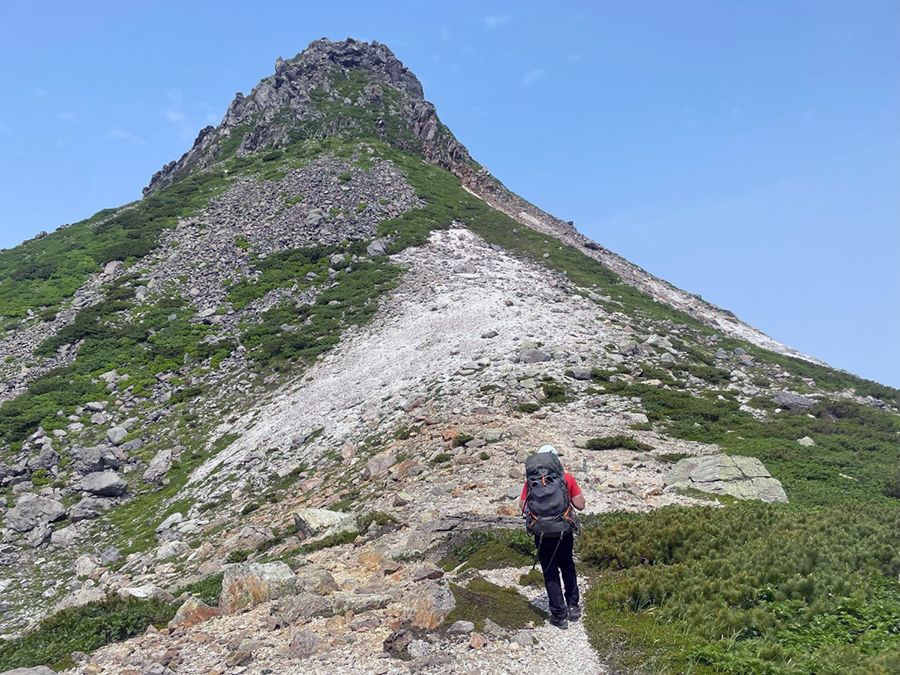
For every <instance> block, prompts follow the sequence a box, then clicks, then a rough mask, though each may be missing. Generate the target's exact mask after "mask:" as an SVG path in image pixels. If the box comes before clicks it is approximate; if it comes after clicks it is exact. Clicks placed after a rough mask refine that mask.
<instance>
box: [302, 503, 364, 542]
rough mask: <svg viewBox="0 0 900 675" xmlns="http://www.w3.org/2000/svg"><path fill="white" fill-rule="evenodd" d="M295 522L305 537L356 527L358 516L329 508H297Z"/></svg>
mask: <svg viewBox="0 0 900 675" xmlns="http://www.w3.org/2000/svg"><path fill="white" fill-rule="evenodd" d="M294 524H295V525H296V526H297V532H298V533H299V534H301V535H302V536H303V537H312V536H315V535H319V534H325V533H328V534H333V533H336V532H344V531H347V530H353V529H356V516H354V515H353V514H352V513H341V512H340V511H331V510H329V509H297V510H296V511H294Z"/></svg>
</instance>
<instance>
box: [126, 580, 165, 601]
mask: <svg viewBox="0 0 900 675" xmlns="http://www.w3.org/2000/svg"><path fill="white" fill-rule="evenodd" d="M118 594H119V597H120V598H135V599H137V600H162V601H163V602H174V601H175V597H174V596H173V595H172V594H171V593H169V592H168V591H165V590H163V589H162V588H160V587H159V586H155V585H153V584H144V585H143V586H129V587H126V588H120V589H119V590H118Z"/></svg>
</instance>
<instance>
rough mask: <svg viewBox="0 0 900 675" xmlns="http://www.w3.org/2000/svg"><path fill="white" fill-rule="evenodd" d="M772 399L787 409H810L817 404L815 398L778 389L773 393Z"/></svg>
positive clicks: (780, 406)
mask: <svg viewBox="0 0 900 675" xmlns="http://www.w3.org/2000/svg"><path fill="white" fill-rule="evenodd" d="M772 401H774V402H775V404H776V405H777V406H778V407H779V408H784V409H785V410H809V409H810V408H812V407H813V406H814V405H815V404H816V401H815V400H814V399H811V398H807V397H806V396H801V395H800V394H795V393H793V392H790V391H776V392H775V393H774V394H772Z"/></svg>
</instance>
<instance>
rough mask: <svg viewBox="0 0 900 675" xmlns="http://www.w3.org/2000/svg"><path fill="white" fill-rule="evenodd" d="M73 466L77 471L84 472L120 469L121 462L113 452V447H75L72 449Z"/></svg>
mask: <svg viewBox="0 0 900 675" xmlns="http://www.w3.org/2000/svg"><path fill="white" fill-rule="evenodd" d="M70 454H71V455H72V460H73V466H74V468H75V470H76V471H78V472H79V473H83V474H88V473H94V472H97V471H105V470H106V469H118V468H119V465H120V464H121V462H120V461H119V458H118V457H117V456H116V453H115V452H113V449H112V448H110V447H108V446H105V445H98V446H95V447H92V448H82V447H77V446H76V447H74V448H72V450H71V451H70Z"/></svg>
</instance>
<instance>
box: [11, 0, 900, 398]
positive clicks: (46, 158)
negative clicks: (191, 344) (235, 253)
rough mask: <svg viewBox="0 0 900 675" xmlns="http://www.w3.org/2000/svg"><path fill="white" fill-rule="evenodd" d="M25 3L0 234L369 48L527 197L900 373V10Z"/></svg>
mask: <svg viewBox="0 0 900 675" xmlns="http://www.w3.org/2000/svg"><path fill="white" fill-rule="evenodd" d="M12 5H13V3H8V6H6V7H5V8H4V12H3V14H4V18H3V25H2V27H0V63H2V64H3V65H2V68H0V88H2V91H3V97H2V100H0V154H2V156H3V161H2V162H0V207H2V217H0V246H6V247H9V246H13V245H15V244H17V243H18V242H20V241H21V240H22V239H24V238H27V237H30V236H32V235H33V234H35V233H36V232H38V231H39V230H51V229H53V228H55V227H56V226H58V225H59V224H61V223H64V222H72V221H75V220H79V219H81V218H84V217H86V216H88V215H90V214H92V213H93V212H95V211H97V210H99V209H101V208H104V207H109V206H115V205H119V204H122V203H125V202H129V201H132V200H134V199H137V198H138V197H139V196H140V188H141V187H142V186H144V185H146V184H147V182H148V180H149V178H150V175H151V174H152V172H153V171H155V170H157V169H158V168H159V167H160V166H162V164H164V163H165V162H167V161H169V160H170V159H174V158H177V157H179V156H180V155H181V154H182V153H183V152H184V151H185V150H186V149H187V148H188V147H189V146H190V144H191V142H192V141H193V138H194V136H195V135H196V132H197V131H198V130H199V129H200V128H201V127H202V126H203V125H205V124H208V123H213V124H217V123H218V122H219V120H221V118H222V115H223V113H224V111H225V109H226V107H227V105H228V103H229V102H230V101H231V99H232V97H233V96H234V93H235V92H237V91H241V92H243V93H245V94H246V93H248V92H249V91H250V89H251V88H252V87H253V86H254V85H255V84H256V82H257V81H258V80H259V79H261V78H262V77H264V76H266V75H268V74H270V73H271V72H272V70H273V63H274V61H275V58H276V57H278V56H283V57H290V56H293V55H294V54H296V53H297V52H299V51H302V50H303V49H304V48H305V47H306V45H307V44H308V43H309V42H311V41H312V40H314V39H317V38H319V37H323V36H325V37H329V38H332V39H342V38H344V37H347V36H352V37H355V38H358V39H363V40H373V39H374V40H378V41H380V42H384V43H385V44H387V45H388V46H390V47H391V48H392V49H393V50H394V52H395V53H396V54H397V56H398V57H399V58H400V59H402V60H403V61H404V62H405V63H406V64H407V65H408V66H409V67H410V68H412V70H413V71H414V72H415V73H416V74H417V75H418V76H419V78H420V79H421V80H422V83H423V85H424V87H425V94H426V97H427V98H428V99H429V100H431V101H433V102H434V103H435V104H436V105H437V108H438V111H439V113H440V115H441V118H442V120H443V121H444V122H445V123H446V124H447V125H448V126H450V128H451V129H453V131H454V132H455V134H456V135H457V136H458V138H459V139H460V140H461V141H462V142H463V143H465V144H466V145H467V146H468V148H469V149H470V151H471V152H472V154H473V156H474V157H475V158H476V159H478V160H479V161H480V162H482V163H483V164H486V165H487V166H488V167H489V168H490V169H491V171H492V172H493V173H494V174H495V175H496V176H497V177H498V178H500V179H501V180H502V181H504V182H505V183H506V184H507V185H508V186H509V187H510V188H512V189H513V190H514V191H516V192H517V193H519V194H521V195H523V196H524V197H526V198H527V199H529V200H530V201H532V202H534V203H535V204H537V205H538V206H541V207H542V208H544V209H545V210H547V211H549V212H551V213H553V214H555V215H558V216H560V217H562V218H564V219H567V220H574V221H575V223H576V225H577V227H578V228H579V229H580V230H581V231H582V232H584V233H585V234H587V235H588V236H590V237H592V238H594V239H596V240H597V241H598V242H600V243H602V244H603V245H605V246H608V247H609V248H611V249H613V250H614V251H617V252H618V253H621V254H622V255H624V256H625V257H627V258H628V259H630V260H631V261H633V262H635V263H637V264H639V265H641V266H642V267H644V268H646V269H647V270H649V271H651V272H653V273H654V274H656V275H658V276H661V277H663V278H665V279H667V280H669V281H671V282H672V283H674V284H676V285H678V286H680V287H682V288H684V289H686V290H689V291H692V292H695V293H699V294H701V295H702V296H703V297H704V298H706V299H708V300H710V301H712V302H715V303H717V304H719V305H721V306H723V307H726V308H729V309H731V310H733V311H734V312H736V313H737V314H738V315H739V316H740V317H741V318H743V319H744V320H746V321H748V322H750V323H751V324H754V325H756V326H758V327H760V328H761V329H763V330H764V331H766V332H768V333H769V334H771V335H772V336H774V337H776V338H778V339H779V340H782V341H784V342H786V343H788V344H790V345H792V346H794V347H797V348H798V349H801V350H803V351H805V352H807V353H809V354H812V355H815V356H818V357H820V358H822V359H825V360H826V361H828V362H829V363H831V364H832V365H835V366H838V367H842V368H845V369H848V370H851V371H853V372H855V373H858V374H860V375H863V376H866V377H869V378H872V379H876V380H879V381H882V382H885V383H890V384H894V385H900V227H898V226H900V199H898V197H900V194H898V192H900V132H898V124H897V122H898V113H900V101H898V99H900V95H898V94H900V86H898V82H900V59H898V56H900V54H898V51H900V50H898V42H900V40H898V35H900V33H898V30H897V27H898V25H900V6H898V4H897V2H896V0H859V1H858V2H849V1H847V0H843V1H841V2H835V1H829V0H815V1H810V2H784V0H775V1H763V0H745V1H743V2H741V1H738V0H722V1H721V2H694V1H690V0H686V1H684V2H670V1H669V0H659V1H653V0H648V1H645V2H620V1H617V2H594V3H586V2H578V3H575V2H572V3H567V2H557V3H546V2H541V3H531V2H515V3H503V2H496V3H483V2H478V3H467V2H455V3H422V2H409V3H391V2H380V3H372V2H351V1H349V0H342V2H336V3H300V2H296V1H294V2H280V1H277V0H268V1H267V2H263V3H252V2H231V1H230V0H218V1H217V2H184V1H181V2H170V1H168V0H156V1H154V2H151V3H131V2H121V1H117V2H91V1H90V0H86V1H84V2H78V3H73V2H57V1H49V2H46V1H45V2H42V3H15V6H12Z"/></svg>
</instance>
